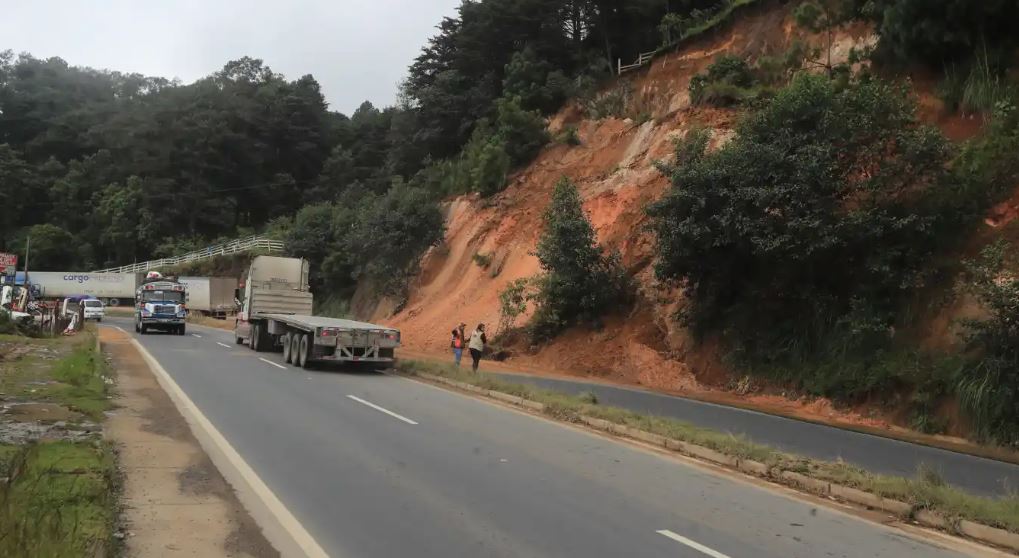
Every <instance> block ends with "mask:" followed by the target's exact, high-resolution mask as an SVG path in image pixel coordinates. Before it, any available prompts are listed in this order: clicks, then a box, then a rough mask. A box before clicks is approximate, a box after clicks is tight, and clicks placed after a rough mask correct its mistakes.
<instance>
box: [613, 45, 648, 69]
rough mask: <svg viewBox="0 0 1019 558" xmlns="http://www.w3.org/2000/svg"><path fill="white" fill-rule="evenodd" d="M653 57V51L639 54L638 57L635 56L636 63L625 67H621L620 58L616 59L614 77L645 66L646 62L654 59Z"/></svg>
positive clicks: (621, 60)
mask: <svg viewBox="0 0 1019 558" xmlns="http://www.w3.org/2000/svg"><path fill="white" fill-rule="evenodd" d="M654 56H655V51H653V50H652V51H651V52H642V53H640V55H638V56H637V61H636V62H634V63H633V64H627V65H626V66H624V65H623V59H622V58H617V59H616V60H617V62H616V75H619V74H622V73H623V72H626V71H629V70H635V69H637V68H640V67H641V66H643V65H644V64H647V63H648V62H650V61H651V59H652V58H654ZM610 64H611V62H610Z"/></svg>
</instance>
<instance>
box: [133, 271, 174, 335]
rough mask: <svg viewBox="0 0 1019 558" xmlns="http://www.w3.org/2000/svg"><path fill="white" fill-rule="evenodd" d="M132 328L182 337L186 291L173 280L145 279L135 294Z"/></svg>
mask: <svg viewBox="0 0 1019 558" xmlns="http://www.w3.org/2000/svg"><path fill="white" fill-rule="evenodd" d="M135 296H136V300H137V303H136V304H135V311H134V329H135V331H137V332H138V333H141V334H145V333H148V332H149V330H160V331H167V332H170V333H175V334H177V335H184V333H185V332H186V329H187V326H186V324H185V322H186V319H187V307H186V306H185V300H186V296H187V291H186V289H185V287H184V285H182V284H181V283H180V282H179V281H177V279H176V278H174V277H162V276H152V277H147V278H146V279H145V281H143V282H142V284H141V286H140V287H138V291H137V292H136V293H135Z"/></svg>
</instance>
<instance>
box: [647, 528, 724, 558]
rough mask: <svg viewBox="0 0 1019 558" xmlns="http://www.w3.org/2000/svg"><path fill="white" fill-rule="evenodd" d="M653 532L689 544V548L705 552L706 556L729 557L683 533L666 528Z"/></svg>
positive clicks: (712, 557) (713, 557)
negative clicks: (678, 533)
mask: <svg viewBox="0 0 1019 558" xmlns="http://www.w3.org/2000/svg"><path fill="white" fill-rule="evenodd" d="M655 532H656V533H658V534H659V535H664V536H666V537H669V538H670V539H672V540H674V541H676V542H678V543H680V544H685V545H686V546H689V547H690V548H692V549H694V550H697V551H699V552H701V553H702V554H706V555H708V556H711V558H729V557H728V556H726V555H725V554H722V553H721V552H719V551H717V550H714V549H712V548H708V547H706V546H704V545H703V544H701V543H699V542H697V541H692V540H690V539H688V538H686V537H684V536H683V535H677V534H676V533H673V532H672V531H669V530H668V529H662V530H660V531H655Z"/></svg>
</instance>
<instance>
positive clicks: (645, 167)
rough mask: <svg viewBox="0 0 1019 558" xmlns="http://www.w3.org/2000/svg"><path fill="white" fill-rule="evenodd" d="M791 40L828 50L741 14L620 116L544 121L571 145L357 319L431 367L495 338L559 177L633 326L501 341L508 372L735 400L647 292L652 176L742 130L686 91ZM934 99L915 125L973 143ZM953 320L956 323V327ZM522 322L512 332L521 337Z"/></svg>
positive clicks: (668, 301)
mask: <svg viewBox="0 0 1019 558" xmlns="http://www.w3.org/2000/svg"><path fill="white" fill-rule="evenodd" d="M796 40H799V41H807V42H808V43H809V44H812V45H822V44H823V42H824V41H823V39H822V37H820V36H816V35H809V34H804V32H803V30H802V29H800V28H797V26H796V25H795V24H794V22H793V18H792V15H791V11H790V9H789V8H788V7H783V8H777V9H776V8H767V9H764V8H762V9H756V10H752V11H748V12H746V13H744V14H742V15H741V16H740V17H739V18H738V19H737V21H736V22H735V23H734V24H732V25H730V26H729V27H728V28H725V29H721V30H720V31H718V32H717V33H715V34H714V35H713V36H708V37H704V38H702V39H700V40H698V41H697V42H694V43H691V44H688V45H685V46H684V47H682V48H680V49H679V50H677V51H676V52H673V53H670V54H666V55H660V56H658V57H656V58H655V59H654V60H653V62H652V63H651V64H650V65H649V66H647V67H645V68H643V69H641V70H639V71H636V72H633V73H630V74H626V75H624V76H623V77H622V78H621V79H620V80H619V82H618V83H616V84H613V85H612V86H610V87H609V88H607V89H605V90H604V91H603V92H602V95H619V96H621V97H624V98H625V99H626V101H625V111H624V113H623V115H622V116H620V117H609V118H604V119H593V118H590V117H589V112H588V111H585V110H584V108H583V107H582V106H580V104H579V103H578V102H574V103H571V104H569V105H568V106H566V107H565V108H564V109H563V110H561V111H560V112H559V113H558V114H556V115H554V117H552V118H551V119H550V123H549V129H550V132H551V133H552V135H553V136H556V135H557V134H559V133H560V132H561V131H562V130H564V129H566V128H567V127H575V128H576V131H577V137H578V138H579V145H570V144H568V143H566V142H560V143H555V144H550V145H549V146H548V147H546V148H545V149H544V150H543V151H542V153H541V154H540V155H539V157H538V158H537V159H536V160H535V161H534V162H533V163H532V164H530V165H529V166H527V167H526V168H524V169H523V170H521V171H520V172H518V173H517V174H515V175H514V176H513V177H512V178H511V180H510V184H509V186H508V187H507V188H506V189H505V191H503V192H501V193H499V194H497V195H495V196H493V197H491V198H488V199H482V198H480V197H478V196H476V195H475V196H463V197H459V198H456V199H453V200H451V201H450V202H449V203H448V205H447V206H446V235H445V239H444V242H443V243H442V244H441V245H440V246H437V247H435V248H433V249H431V250H430V251H429V252H428V253H427V254H426V255H425V257H424V258H423V260H422V262H421V266H420V273H419V274H418V276H417V277H416V278H415V280H414V281H413V283H412V286H411V289H410V292H409V297H408V298H407V300H406V301H405V302H404V303H403V304H402V305H401V306H400V307H399V308H396V307H395V305H394V303H393V302H392V301H387V300H384V301H382V302H381V303H379V304H377V305H366V304H361V305H360V308H359V310H360V313H361V314H363V315H365V316H370V317H371V318H372V319H374V320H378V321H384V322H386V323H389V324H392V325H394V326H398V327H400V328H401V329H402V330H403V332H404V340H405V344H406V345H407V347H408V348H409V349H411V350H413V351H418V352H423V353H430V354H436V355H438V354H442V353H444V352H445V351H446V349H447V345H448V335H449V330H450V329H451V328H452V327H453V326H454V325H456V323H458V322H459V321H464V322H466V323H468V324H469V325H470V326H471V327H473V325H474V324H476V323H479V322H484V323H486V324H490V326H491V327H493V328H494V327H495V325H496V324H498V323H499V317H500V311H499V294H500V292H501V291H502V290H503V289H505V288H506V286H507V285H509V284H510V283H511V282H513V281H514V280H517V279H521V278H528V277H532V276H534V275H536V274H537V273H538V272H539V266H538V261H537V259H536V258H535V256H534V255H533V254H532V252H533V251H534V249H535V246H536V242H537V239H538V235H539V232H540V228H541V215H542V211H543V209H544V208H545V206H546V205H547V203H548V200H549V197H550V194H551V191H552V188H553V186H554V184H555V182H556V181H557V180H559V179H560V178H561V177H563V176H567V177H569V178H570V179H572V180H573V181H574V182H575V183H576V184H577V186H578V188H579V190H580V193H581V195H582V197H583V199H584V208H585V210H586V211H587V212H588V214H589V217H590V220H591V222H592V224H593V225H594V227H595V229H596V231H597V234H598V240H599V242H601V243H602V244H603V245H604V246H606V247H608V248H609V249H611V250H618V251H619V252H620V254H621V256H622V261H623V263H624V265H625V267H626V268H627V270H628V271H629V272H630V273H631V274H632V275H633V276H634V277H635V279H636V283H637V285H638V292H639V296H638V301H637V303H636V304H635V305H634V307H633V309H632V311H631V312H630V313H629V314H628V315H625V316H624V315H616V316H609V317H607V318H606V323H605V327H604V328H602V329H600V330H598V331H592V330H590V329H584V328H574V329H571V330H570V331H568V332H566V333H565V334H563V335H561V336H559V337H557V338H556V339H554V340H553V341H551V342H550V343H548V344H545V345H542V346H536V345H530V344H529V342H527V341H525V340H524V339H522V336H519V337H520V338H514V339H509V340H507V345H508V356H509V358H508V361H507V362H508V363H510V364H512V365H517V366H521V367H526V368H528V369H540V370H542V371H546V372H552V373H563V374H574V375H582V376H590V377H597V378H601V379H606V380H610V381H616V382H621V383H628V384H638V385H642V386H647V387H650V388H654V389H659V390H664V391H678V392H686V393H691V392H706V391H715V392H718V391H720V390H721V391H732V390H735V391H738V392H742V391H743V390H744V389H745V386H742V385H740V382H739V381H738V380H739V378H733V377H732V374H731V371H730V370H728V369H727V368H726V367H725V365H724V364H723V362H722V359H721V358H720V354H719V353H720V351H719V350H718V348H717V347H716V346H715V345H714V344H713V343H710V342H708V343H699V344H695V343H694V342H693V340H692V339H691V337H690V335H689V333H688V332H687V331H686V330H685V329H684V328H682V327H681V326H680V325H679V323H678V322H677V320H676V318H675V315H676V312H677V310H679V309H680V308H679V305H680V304H682V302H681V301H682V296H680V293H679V292H678V290H677V289H675V288H672V287H668V286H664V285H661V284H659V283H658V282H657V281H656V280H655V278H654V274H653V269H652V267H653V261H654V257H655V247H654V242H653V238H652V236H651V235H650V233H649V232H648V230H647V228H646V225H647V222H646V221H647V218H646V216H645V212H644V208H645V207H646V205H647V204H649V203H650V202H652V201H654V200H656V199H658V198H659V197H660V196H661V195H662V194H663V193H664V192H665V190H666V189H667V188H668V187H669V180H668V179H667V178H666V177H665V176H663V175H662V174H661V172H660V171H659V170H658V169H657V168H656V166H655V163H656V162H657V161H668V160H669V159H670V158H671V157H673V149H674V144H675V142H676V140H677V139H679V138H682V137H683V136H684V135H685V134H687V133H688V132H689V131H690V130H691V129H693V128H707V129H708V130H710V133H711V141H710V147H709V149H712V148H717V147H718V146H719V145H721V144H723V143H724V142H726V141H727V140H728V139H730V138H731V137H732V136H733V133H734V132H733V128H734V126H735V124H736V122H737V121H738V119H739V117H740V113H739V112H738V111H737V110H733V109H718V108H708V107H701V106H692V104H691V101H690V95H689V92H688V86H689V83H690V79H691V78H692V77H693V76H694V75H695V74H697V73H698V72H700V71H703V70H704V69H705V68H706V67H707V66H708V65H709V64H710V63H711V62H712V61H713V60H714V59H715V58H716V57H717V56H719V55H722V54H736V55H739V56H741V57H744V58H747V59H750V60H755V59H757V58H759V57H761V56H765V55H775V54H777V53H781V52H783V51H785V50H786V49H788V48H790V46H791V45H792V44H793V42H794V41H796ZM875 42H876V36H875V34H874V33H873V30H872V29H871V28H869V27H868V26H866V25H863V24H859V23H857V24H853V25H851V26H846V27H843V28H840V29H839V30H838V32H837V33H836V34H835V36H834V42H833V45H832V57H833V61H834V62H835V63H841V62H846V61H847V60H849V59H850V53H851V51H852V50H853V49H854V48H857V49H860V48H865V47H868V46H871V45H873V44H874V43H875ZM933 87H934V85H933V81H932V80H930V79H926V80H925V79H923V78H922V77H918V78H917V80H916V81H915V82H914V85H913V88H914V92H915V93H916V95H917V98H918V101H919V103H918V104H919V107H920V111H921V117H922V118H924V119H925V120H928V121H930V122H932V123H936V124H937V125H938V126H939V127H941V128H942V130H943V131H944V132H945V134H946V135H947V136H948V137H950V138H951V139H953V140H961V139H965V138H968V137H970V136H972V135H973V134H974V133H975V132H976V131H978V130H979V127H980V120H979V119H976V118H973V117H972V116H970V117H960V116H952V115H947V114H946V111H944V110H943V107H942V106H941V103H940V101H938V100H937V98H936V97H935V96H934V95H933V94H931V91H932V89H933ZM1009 211H1010V210H1009V207H1005V206H1003V207H1002V208H1000V209H999V210H998V213H1001V214H1002V216H1001V217H995V219H996V220H997V221H1004V220H1007V219H1008V217H1007V216H1006V214H1008V213H1009ZM997 221H996V222H995V224H998V222H997ZM479 255H480V257H477V256H479ZM489 259H490V263H487V265H486V261H487V260H489ZM963 306H964V305H963ZM960 308H961V306H960V307H957V308H953V309H950V310H951V312H952V313H954V312H957V311H959V310H960ZM526 318H527V316H526V315H525V316H522V317H521V318H520V319H518V320H517V325H521V324H522V323H523V322H524V321H525V319H526ZM951 318H952V316H947V317H946V316H941V317H940V318H939V321H938V323H939V324H940V326H937V327H933V326H932V328H933V329H937V330H938V331H939V332H940V333H941V334H945V332H946V331H947V329H948V328H949V326H948V324H950V323H951V321H952V320H951ZM939 328H940V329H939ZM781 395H782V394H780V393H771V394H763V393H759V394H757V395H754V396H752V397H753V398H754V399H755V400H756V401H757V402H758V403H761V404H765V405H772V406H779V407H782V408H784V409H786V410H787V411H791V412H795V413H798V414H805V415H818V414H820V415H823V416H834V415H835V414H837V413H836V411H835V410H834V408H833V406H832V405H831V403H830V402H828V401H826V400H823V399H820V400H819V399H813V398H812V399H810V400H809V402H808V401H807V400H802V401H790V400H787V399H786V398H784V397H782V396H781ZM747 397H751V396H747ZM838 414H840V416H841V418H843V419H847V420H852V421H854V422H859V423H867V424H871V425H875V426H876V425H884V424H887V422H889V421H896V422H897V417H895V415H894V412H892V413H884V412H880V413H879V412H877V411H875V410H874V409H866V411H865V414H866V417H864V412H863V411H861V413H860V414H856V413H852V412H841V413H838Z"/></svg>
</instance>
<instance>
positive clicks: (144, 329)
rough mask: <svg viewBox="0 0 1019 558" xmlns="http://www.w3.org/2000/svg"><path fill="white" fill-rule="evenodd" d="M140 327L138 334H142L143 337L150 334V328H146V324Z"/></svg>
mask: <svg viewBox="0 0 1019 558" xmlns="http://www.w3.org/2000/svg"><path fill="white" fill-rule="evenodd" d="M138 327H139V329H138V333H140V334H142V335H145V334H146V333H148V332H149V328H148V327H146V326H145V324H142V325H140V326H138Z"/></svg>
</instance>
